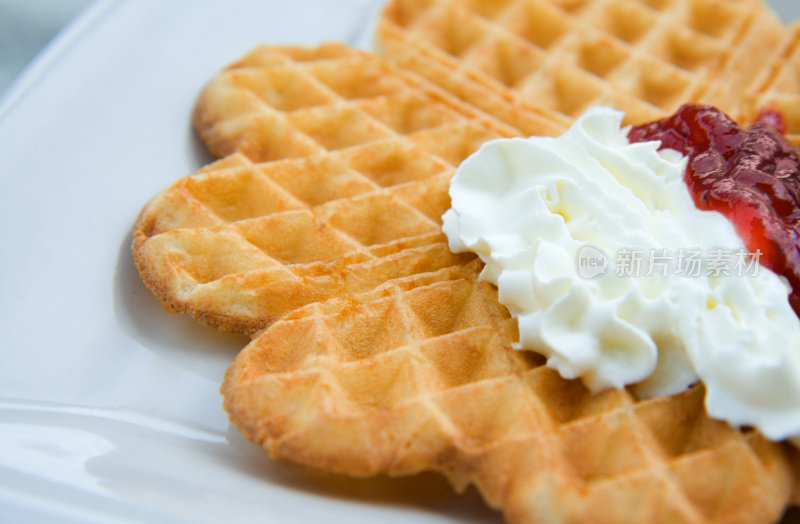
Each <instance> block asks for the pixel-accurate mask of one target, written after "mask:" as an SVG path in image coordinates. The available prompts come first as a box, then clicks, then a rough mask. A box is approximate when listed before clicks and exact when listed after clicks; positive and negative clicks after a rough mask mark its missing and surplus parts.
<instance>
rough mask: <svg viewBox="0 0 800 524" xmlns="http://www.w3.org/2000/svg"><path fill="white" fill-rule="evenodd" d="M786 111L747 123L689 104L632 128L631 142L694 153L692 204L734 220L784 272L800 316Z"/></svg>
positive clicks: (794, 185)
mask: <svg viewBox="0 0 800 524" xmlns="http://www.w3.org/2000/svg"><path fill="white" fill-rule="evenodd" d="M781 128H784V129H785V124H784V120H783V116H782V115H781V114H780V113H778V112H775V111H765V112H762V113H761V115H759V119H758V121H757V122H756V123H755V124H753V125H752V126H751V127H749V128H747V129H743V128H742V127H740V126H739V125H738V124H737V123H736V122H734V121H733V120H731V119H730V117H728V116H727V115H726V114H724V113H723V112H721V111H720V110H718V109H716V108H714V107H711V106H707V105H696V104H687V105H684V106H683V107H681V108H680V109H679V110H678V112H677V113H675V114H674V115H672V116H670V117H667V118H665V119H663V120H658V121H655V122H650V123H648V124H642V125H640V126H635V127H633V128H632V129H631V131H630V133H629V134H628V139H629V140H630V141H631V142H645V141H650V140H660V141H661V148H662V149H663V148H671V149H675V150H677V151H680V152H681V153H682V154H684V155H687V156H688V157H689V164H688V167H687V169H686V175H685V180H686V183H687V185H688V186H689V191H690V193H691V194H692V198H693V199H694V202H695V205H696V206H697V207H698V208H700V209H710V210H715V211H719V212H720V213H722V214H723V215H725V216H726V217H728V219H729V220H731V222H733V225H734V227H735V228H736V231H737V232H738V233H739V236H740V237H742V239H743V240H744V243H745V245H746V246H747V249H748V250H749V251H750V252H751V253H755V252H756V251H757V250H760V251H761V253H762V255H761V257H760V259H759V261H760V262H761V263H762V264H763V265H764V266H766V267H768V268H770V269H771V270H773V271H775V272H776V273H778V274H779V275H783V276H784V277H786V279H787V280H788V281H789V284H790V285H791V287H792V293H791V295H790V297H789V301H790V303H791V305H792V308H794V311H795V313H796V314H797V315H798V316H800V244H799V243H800V178H799V177H800V161H799V160H798V154H797V152H796V151H795V150H794V149H792V147H791V145H789V143H788V142H787V141H786V140H785V139H784V138H783V136H781V130H782V129H781Z"/></svg>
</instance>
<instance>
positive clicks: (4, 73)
mask: <svg viewBox="0 0 800 524" xmlns="http://www.w3.org/2000/svg"><path fill="white" fill-rule="evenodd" d="M91 3H92V0H0V96H2V93H3V92H4V91H5V90H6V88H7V87H8V85H9V84H10V83H11V81H12V80H13V79H14V78H15V77H16V76H17V75H18V74H19V73H20V72H21V71H22V69H23V68H24V67H25V65H26V64H27V63H28V62H29V61H30V60H31V59H32V58H33V57H34V56H35V55H36V53H37V52H38V51H39V50H40V49H41V48H42V47H44V45H45V44H47V42H48V41H49V40H50V39H51V38H52V37H53V36H55V34H56V33H58V31H59V30H60V29H61V28H62V27H64V26H65V25H66V24H68V23H69V22H70V21H71V20H72V19H73V18H74V17H75V16H77V15H78V14H80V12H81V11H82V10H83V9H84V8H86V7H87V6H88V5H89V4H91Z"/></svg>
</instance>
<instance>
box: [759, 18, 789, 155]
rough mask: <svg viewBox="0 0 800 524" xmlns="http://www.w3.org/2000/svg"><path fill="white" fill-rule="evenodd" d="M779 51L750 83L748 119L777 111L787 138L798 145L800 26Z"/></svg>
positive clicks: (784, 41) (785, 40) (787, 37)
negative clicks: (780, 115) (785, 129)
mask: <svg viewBox="0 0 800 524" xmlns="http://www.w3.org/2000/svg"><path fill="white" fill-rule="evenodd" d="M778 49H779V51H778V52H777V53H775V56H774V57H773V58H772V60H771V61H770V63H769V66H768V67H765V68H764V70H763V71H762V72H761V73H760V75H759V76H758V77H757V78H756V81H755V82H754V83H753V84H754V85H753V88H752V89H751V91H750V93H749V97H748V99H747V101H746V103H747V105H748V109H749V117H750V118H751V119H752V118H755V116H756V115H757V114H758V112H759V111H760V110H762V109H777V110H778V111H780V113H781V114H782V115H783V116H784V117H785V118H786V127H787V138H789V140H790V141H791V142H792V143H793V144H795V146H797V145H799V144H800V23H795V24H793V25H792V26H791V27H789V30H788V31H787V34H786V35H785V37H784V40H783V42H782V43H781V45H780V46H779V48H778Z"/></svg>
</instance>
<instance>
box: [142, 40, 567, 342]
mask: <svg viewBox="0 0 800 524" xmlns="http://www.w3.org/2000/svg"><path fill="white" fill-rule="evenodd" d="M197 107H198V109H197V111H196V115H195V116H196V122H197V125H198V129H199V130H200V132H201V134H202V135H203V137H204V138H205V139H206V140H207V142H208V144H209V147H210V148H211V150H212V151H213V152H215V153H217V154H225V153H228V152H231V151H236V150H238V151H241V152H243V153H244V154H246V155H248V156H249V157H250V158H251V159H254V160H267V159H275V158H278V157H281V158H284V159H283V160H273V161H272V162H267V163H261V164H254V163H253V162H251V161H250V160H248V158H246V157H245V156H243V155H234V156H231V157H229V158H227V159H225V160H222V161H220V162H218V163H217V164H213V165H211V166H209V167H207V168H204V169H203V170H201V172H199V173H197V174H195V175H192V176H187V177H184V178H182V179H180V180H179V181H177V182H176V183H175V184H173V185H172V186H171V187H169V188H167V189H166V190H164V191H163V192H162V193H161V194H159V195H158V196H156V197H155V198H154V199H153V200H152V201H151V202H150V203H149V204H148V205H147V206H146V207H145V208H144V209H143V210H142V213H141V215H140V216H139V218H138V220H137V222H136V224H135V226H134V241H133V255H134V259H135V261H136V264H137V267H138V268H139V271H140V273H141V275H142V278H143V280H144V282H145V283H146V284H147V286H148V287H149V288H150V289H151V290H152V291H153V292H154V293H155V294H156V295H157V296H158V297H159V299H160V300H161V302H162V304H163V305H164V306H165V307H166V308H167V309H168V310H170V311H174V312H188V313H190V314H191V315H192V316H194V317H195V318H196V319H197V320H199V321H200V322H203V323H205V324H209V325H212V326H215V327H218V328H219V329H221V330H224V331H242V332H246V333H252V332H254V331H256V330H258V329H261V328H263V327H264V326H266V325H267V324H269V323H270V322H272V321H273V320H275V319H277V318H280V317H281V316H282V315H284V314H285V313H287V312H289V311H291V310H293V309H295V308H297V307H299V306H302V305H304V304H307V303H310V302H314V301H318V300H323V299H326V298H329V297H332V296H338V295H341V294H344V293H353V292H361V291H366V290H369V289H371V288H372V287H374V286H376V285H378V284H381V283H383V282H385V281H386V280H389V279H392V278H398V277H403V276H407V275H409V274H416V273H425V272H429V271H436V270H439V269H441V268H443V267H447V266H450V265H453V264H459V263H461V262H463V261H464V260H465V259H468V258H470V257H465V256H464V255H454V254H453V253H451V252H450V250H449V249H448V247H447V242H446V239H445V237H444V235H443V234H442V233H441V227H440V226H441V221H440V217H441V215H442V213H443V212H444V211H445V210H446V209H447V208H448V207H449V205H450V204H449V197H448V195H447V190H448V185H449V180H450V177H451V175H452V174H453V172H454V170H455V166H456V165H458V163H459V162H460V161H461V160H462V159H463V158H465V157H466V156H467V155H468V154H470V153H472V152H473V151H475V150H476V149H477V147H478V145H479V144H481V143H482V142H483V141H485V140H487V139H490V138H496V137H498V136H509V135H516V134H519V131H517V130H515V129H513V128H511V127H509V126H506V125H504V124H501V123H500V122H497V121H495V120H493V119H492V118H490V117H488V116H485V115H481V114H479V113H478V112H477V111H476V110H474V109H471V108H469V107H467V106H465V105H463V104H461V103H459V102H457V101H456V100H455V99H453V98H452V97H451V96H449V95H447V94H446V93H443V92H441V91H440V90H438V89H437V88H434V87H432V86H430V85H427V84H426V83H424V82H421V81H419V80H418V79H416V78H415V77H414V76H413V75H407V74H405V73H403V72H401V71H397V70H396V69H394V68H392V67H390V66H389V65H387V64H385V63H384V62H382V61H381V60H379V59H376V58H375V57H373V56H371V55H368V54H367V53H363V52H359V51H355V50H352V49H350V48H348V47H346V46H344V45H341V44H328V45H323V46H321V47H319V48H316V49H304V48H296V47H280V48H278V47H273V48H268V47H260V48H258V49H256V50H255V51H254V52H252V53H251V54H249V55H248V56H247V57H245V58H244V59H243V60H241V61H239V62H238V63H236V64H234V65H233V66H232V67H231V68H229V69H227V70H226V71H224V72H223V73H222V74H221V75H220V76H218V77H217V78H215V79H214V80H213V81H212V82H211V83H210V84H209V86H208V87H207V88H206V90H205V91H204V94H203V95H202V97H201V101H200V103H199V104H198V106H197ZM543 126H544V127H543V128H542V129H553V128H555V126H556V124H553V123H551V122H547V121H543ZM262 129H265V130H267V131H266V132H263V133H262V132H260V130H262Z"/></svg>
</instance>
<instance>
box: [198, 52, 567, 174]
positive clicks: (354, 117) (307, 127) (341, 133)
mask: <svg viewBox="0 0 800 524" xmlns="http://www.w3.org/2000/svg"><path fill="white" fill-rule="evenodd" d="M433 101H435V102H436V103H433ZM515 109H516V108H515V107H514V106H513V105H512V104H510V103H508V102H500V101H498V102H497V107H496V108H495V110H496V112H499V113H501V114H511V113H514V112H515ZM522 113H523V115H522V116H520V117H518V118H517V119H518V120H520V121H521V122H523V123H524V124H525V129H524V131H525V132H530V133H538V134H546V135H551V134H560V133H562V132H563V131H564V130H566V128H567V127H568V126H569V123H570V121H569V120H568V119H564V118H560V117H558V116H552V115H549V114H539V113H538V112H537V111H535V110H532V109H531V110H527V111H523V112H522ZM467 119H468V120H472V121H473V122H478V123H479V124H480V125H481V127H484V128H488V129H491V130H493V131H494V132H495V135H505V136H509V135H517V134H519V133H520V128H517V127H515V126H514V125H513V123H510V125H506V124H501V123H500V121H499V120H498V119H495V118H491V117H489V116H488V115H481V114H480V112H479V111H477V110H476V109H475V108H474V107H472V106H469V105H465V104H462V103H460V102H457V101H456V99H455V98H454V97H453V96H452V95H451V94H449V93H446V92H445V91H442V90H441V89H437V88H435V87H434V86H432V85H430V84H429V83H426V82H424V81H423V80H422V79H421V78H419V77H417V76H416V75H414V74H413V73H410V72H408V71H405V70H402V69H398V68H395V67H392V66H390V65H389V64H388V63H386V62H385V61H382V60H380V59H377V58H376V57H374V56H373V55H371V54H368V53H365V52H361V51H357V50H354V49H352V48H349V47H347V46H345V45H343V44H337V43H327V44H323V45H322V46H320V47H318V48H314V49H308V48H303V47H291V46H283V47H267V46H260V47H258V48H256V49H255V50H253V51H252V52H251V53H249V54H248V55H247V56H245V57H244V58H242V59H241V60H239V61H237V62H235V63H233V64H231V65H230V66H228V68H226V69H225V70H224V71H222V72H221V73H220V74H219V75H217V76H216V77H215V78H214V79H212V80H211V82H209V84H208V85H207V86H206V88H205V89H204V90H203V92H202V93H201V95H200V97H199V100H198V102H197V104H196V106H195V111H194V126H195V129H196V130H197V132H198V134H199V135H200V137H201V139H202V140H203V142H204V143H205V144H206V146H207V147H208V149H209V151H210V152H211V153H212V154H213V155H215V156H216V157H220V158H221V157H224V156H226V155H229V154H231V153H234V152H240V153H242V154H244V155H245V156H247V157H248V158H249V159H250V160H253V161H254V162H265V161H269V160H276V159H282V158H303V157H307V156H310V155H314V154H317V153H324V152H330V151H336V150H340V149H344V148H348V147H351V146H356V145H359V144H365V143H367V142H372V141H381V140H383V141H395V142H397V141H400V137H405V138H406V139H407V140H410V141H413V142H415V143H417V145H419V146H421V147H423V148H426V149H427V150H428V151H429V152H431V153H433V154H435V155H438V156H441V157H444V159H445V160H447V161H448V162H450V163H456V164H457V163H458V162H460V160H461V159H462V158H464V157H465V156H466V155H468V154H469V153H471V152H472V151H473V150H474V149H475V148H477V145H478V144H479V143H480V138H479V139H477V140H469V139H463V140H461V141H459V140H458V139H451V138H450V137H449V136H448V135H449V134H450V131H449V130H448V129H447V126H451V127H454V128H458V129H456V131H455V135H456V137H458V136H459V135H461V134H463V131H462V129H463V128H464V127H465V126H466V125H467V124H465V122H464V121H465V120H467ZM511 120H512V119H508V120H506V121H508V122H510V121H511ZM473 127H474V126H473ZM481 133H484V132H483V131H481ZM446 147H450V148H451V149H452V150H451V151H446V150H445V149H444V148H446Z"/></svg>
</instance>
